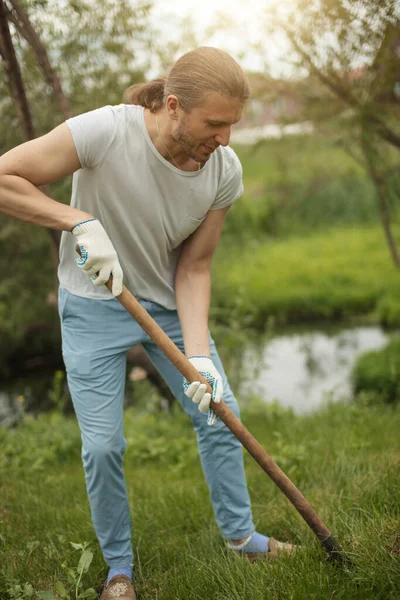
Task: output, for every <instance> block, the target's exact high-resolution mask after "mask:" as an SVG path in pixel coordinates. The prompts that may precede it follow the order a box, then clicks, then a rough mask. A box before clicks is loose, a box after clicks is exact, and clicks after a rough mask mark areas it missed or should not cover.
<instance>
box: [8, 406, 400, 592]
mask: <svg viewBox="0 0 400 600" xmlns="http://www.w3.org/2000/svg"><path fill="white" fill-rule="evenodd" d="M125 417H126V418H125V435H126V437H127V438H128V449H127V454H126V460H125V474H126V480H127V489H128V494H129V501H130V505H131V507H132V520H133V523H132V525H133V544H134V552H135V577H136V586H137V592H138V594H139V595H140V598H142V599H143V600H150V598H155V597H157V598H158V599H159V600H169V599H170V598H182V599H183V598H216V599H219V600H222V599H226V598H229V599H231V598H232V599H236V598H237V599H238V600H239V598H240V599H245V600H276V599H277V598H279V599H280V598H282V599H283V598H285V600H286V598H296V600H309V599H310V598H315V599H317V598H318V600H319V599H320V598H321V599H322V598H332V597H335V598H340V599H341V600H364V599H365V598H374V599H375V600H395V599H396V598H397V596H398V594H397V591H398V588H399V585H400V568H399V542H400V540H399V535H398V532H399V527H400V520H399V498H400V487H399V485H400V484H399V478H398V476H397V472H398V463H399V460H400V455H399V447H398V431H399V427H400V413H399V412H398V411H396V410H395V409H394V408H393V407H389V406H385V405H381V406H378V407H374V406H371V407H368V408H367V407H365V406H362V405H359V404H357V403H353V404H347V405H346V404H341V403H339V404H334V405H333V404H331V405H328V406H326V407H325V408H323V409H321V410H320V411H318V412H316V413H314V414H310V415H306V416H297V415H295V414H294V413H293V412H292V411H290V410H289V411H288V410H285V409H283V408H282V407H280V406H279V405H268V404H265V403H263V402H262V401H261V400H260V399H258V400H256V399H255V400H253V401H252V403H251V405H250V406H248V407H246V406H242V420H243V422H244V424H245V425H246V427H247V428H248V429H249V431H251V432H252V433H253V435H254V436H255V437H256V439H258V440H259V441H260V443H261V444H262V445H263V446H264V447H265V448H266V450H267V451H268V452H269V454H271V455H272V456H273V457H274V458H275V459H276V460H277V461H278V464H280V465H281V466H282V467H283V468H284V470H285V471H287V472H288V473H290V476H291V478H292V480H293V482H294V483H295V485H297V486H299V487H300V490H301V491H302V492H303V493H304V494H305V496H306V498H307V499H308V500H309V501H310V502H311V504H312V505H313V506H314V508H315V509H316V511H317V513H318V514H319V515H320V517H321V518H322V520H323V521H324V522H325V523H326V524H327V526H328V527H329V528H330V529H331V530H333V532H334V534H335V536H336V537H337V539H338V540H339V541H340V543H341V544H342V545H343V546H344V548H345V550H346V552H348V553H349V555H350V557H351V558H352V560H353V562H354V564H355V566H354V568H353V569H352V570H351V571H343V570H342V569H338V568H337V567H336V566H335V565H330V564H329V563H327V562H326V561H325V559H324V557H323V555H322V553H321V550H320V549H319V545H318V543H317V542H316V539H315V537H314V535H313V534H312V533H311V532H310V530H309V529H308V527H307V526H306V525H305V523H304V522H303V521H302V520H301V518H300V517H299V515H298V514H297V513H296V511H295V510H294V509H293V508H292V507H291V505H290V504H289V503H288V502H287V500H286V499H285V498H284V496H283V495H282V493H281V491H280V490H279V489H278V488H277V487H276V486H274V485H273V483H272V482H271V481H270V479H269V478H268V477H267V476H266V475H265V474H263V472H262V471H261V470H260V467H259V465H257V464H256V463H255V461H254V460H253V459H252V458H251V457H249V455H247V453H245V455H244V456H245V464H246V472H247V480H248V485H249V490H250V495H251V498H252V507H253V515H254V520H255V523H256V527H257V530H258V531H261V532H264V533H266V534H269V535H273V536H274V537H277V538H278V539H283V540H288V541H292V542H301V543H302V544H303V545H305V546H306V549H305V550H304V552H303V553H302V555H301V556H300V557H298V558H294V559H281V560H279V561H276V562H274V563H268V564H259V565H251V564H247V563H246V562H244V561H242V560H239V559H238V560H234V558H235V557H233V556H232V555H231V554H230V553H229V552H228V551H227V549H226V548H225V546H224V544H223V541H222V540H221V538H220V536H219V533H218V530H217V526H216V524H215V522H214V517H213V514H212V510H211V506H210V502H209V497H208V490H207V487H206V485H205V482H204V480H203V476H202V472H201V467H200V461H199V457H198V456H197V446H196V440H195V435H194V433H193V431H192V428H191V426H190V424H189V422H188V419H187V418H186V417H185V416H184V415H183V414H182V413H181V411H176V412H175V413H174V415H173V417H171V416H168V415H162V414H160V415H158V416H157V418H151V417H149V415H146V414H139V413H137V411H135V410H133V409H128V411H127V412H126V413H125ZM31 427H32V432H31V434H29V435H31V437H32V440H33V437H34V435H35V434H36V443H37V446H38V447H40V448H41V449H42V451H45V448H46V446H47V445H48V444H49V443H50V444H51V443H52V439H53V430H54V429H57V431H58V434H59V435H60V437H65V438H67V437H74V438H77V437H78V426H77V423H76V421H75V420H70V419H65V418H63V419H61V418H60V419H59V420H57V422H54V421H53V420H52V417H51V416H50V415H42V416H41V417H40V418H39V419H37V420H36V421H34V422H33V423H32V425H31ZM35 428H36V431H35V432H34V429H35ZM6 436H8V441H7V440H4V439H2V440H1V442H0V444H1V445H2V446H3V444H4V442H5V443H6V445H7V443H13V444H15V445H16V446H22V445H24V444H25V443H26V442H28V444H31V442H30V441H29V438H27V436H26V427H25V426H24V427H22V428H18V429H17V430H16V431H14V432H13V431H7V432H6ZM146 436H148V438H149V442H153V441H154V440H155V439H157V437H160V438H163V439H164V440H165V444H166V445H168V444H172V446H173V447H175V450H173V451H171V455H170V458H171V459H172V460H174V459H173V457H174V453H175V455H176V453H177V452H180V451H179V450H177V448H178V446H177V445H175V442H176V441H180V442H181V443H182V446H181V450H182V451H181V453H180V454H181V456H180V458H179V461H180V464H181V465H182V466H181V468H180V469H179V471H175V470H174V469H170V468H169V466H168V464H167V461H166V460H164V458H165V454H164V452H161V453H159V459H158V458H157V457H156V456H154V457H153V458H151V460H148V459H147V458H146V455H145V454H142V455H141V454H139V453H138V447H139V446H141V445H142V444H144V443H145V437H146ZM183 440H184V441H183ZM133 445H136V446H137V448H136V449H133V448H132V446H133ZM31 449H32V448H31ZM142 457H144V461H142ZM0 481H1V484H0V486H1V488H0V522H1V523H0V524H1V537H0V564H1V568H0V597H1V598H2V599H3V598H4V600H11V599H12V598H15V600H30V598H29V596H27V594H29V593H30V590H32V591H33V593H34V594H36V596H33V597H32V600H39V598H40V596H38V595H37V591H41V592H42V593H43V592H45V591H46V592H47V594H49V595H48V598H52V596H50V594H52V595H53V597H59V598H60V600H61V598H64V599H65V598H66V595H65V594H67V595H69V597H70V600H72V598H75V597H76V593H77V591H78V593H79V594H81V595H80V596H79V594H78V597H81V598H82V597H84V596H83V595H82V594H84V593H85V592H86V591H87V590H88V592H87V593H88V594H89V593H90V594H91V593H92V590H96V592H99V591H100V589H101V587H102V584H103V582H104V578H105V576H106V566H105V564H104V561H103V559H102V557H101V553H100V550H99V547H98V544H97V542H96V540H95V537H94V532H93V528H92V525H91V519H90V507H89V503H88V501H87V496H86V489H85V480H84V475H83V470H82V466H81V461H80V457H79V456H78V454H74V455H70V456H69V459H68V460H67V461H65V460H64V459H63V458H62V457H60V459H59V460H57V459H56V458H55V459H54V461H53V462H52V463H51V464H49V465H48V467H47V469H46V470H45V471H40V472H37V471H33V472H32V471H30V470H29V469H25V468H24V467H23V466H21V465H17V464H15V463H9V464H2V465H0ZM49 515H51V518H49ZM76 540H87V542H80V543H78V544H76V543H75V541H76ZM70 541H74V544H73V545H71V543H70ZM85 552H86V554H84V553H85ZM89 553H92V555H93V556H90V554H89ZM83 556H85V558H82V557H83ZM89 559H90V568H88V570H87V571H86V572H85V565H86V566H87V565H88V563H89ZM86 561H87V562H86ZM10 569H12V575H11V576H10ZM71 569H72V572H71ZM7 570H8V575H6V571H7ZM80 574H81V575H82V576H81V579H80V584H79V585H78V582H79V577H80ZM17 586H20V587H19V588H18V587H17ZM10 589H11V591H12V590H14V592H13V591H12V593H14V596H12V595H11V593H10V592H9V590H10ZM24 590H26V592H25V591H24ZM89 590H90V592H89ZM24 593H25V596H24V595H22V594H24ZM16 594H19V596H18V595H16Z"/></svg>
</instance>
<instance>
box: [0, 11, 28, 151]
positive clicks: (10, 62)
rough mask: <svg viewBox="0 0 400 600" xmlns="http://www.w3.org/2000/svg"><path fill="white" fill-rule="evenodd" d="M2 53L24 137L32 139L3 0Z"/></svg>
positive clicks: (22, 87) (0, 43)
mask: <svg viewBox="0 0 400 600" xmlns="http://www.w3.org/2000/svg"><path fill="white" fill-rule="evenodd" d="M0 53H1V57H2V59H3V65H4V68H5V71H6V73H7V79H8V85H9V88H10V92H11V97H12V98H13V100H14V103H15V109H16V111H17V117H18V121H19V124H20V127H21V130H22V133H23V136H24V139H26V140H31V139H33V138H34V137H35V131H34V127H33V123H32V116H31V112H30V110H29V104H28V100H27V97H26V94H25V88H24V84H23V81H22V75H21V70H20V68H19V64H18V60H17V57H16V54H15V49H14V46H13V43H12V39H11V33H10V29H9V27H8V21H7V18H6V11H5V5H4V2H3V0H0Z"/></svg>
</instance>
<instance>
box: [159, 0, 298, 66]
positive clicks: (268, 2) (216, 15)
mask: <svg viewBox="0 0 400 600" xmlns="http://www.w3.org/2000/svg"><path fill="white" fill-rule="evenodd" d="M280 6H282V3H281V1H280V0H263V1H261V0H154V7H153V10H152V21H153V23H154V24H155V26H156V27H157V28H159V29H160V32H161V34H162V37H163V40H165V41H177V40H179V37H180V29H179V27H178V23H179V21H180V20H182V19H183V18H185V17H189V18H191V19H192V21H193V24H194V27H195V31H196V34H197V35H198V36H199V41H200V43H205V44H206V45H215V46H217V47H220V48H223V49H224V50H227V51H228V52H230V53H231V54H232V55H233V56H234V57H235V58H236V59H238V60H240V63H241V64H242V65H243V66H244V67H245V68H246V69H249V70H253V71H264V70H265V67H266V64H267V65H268V70H269V71H270V72H271V74H273V75H275V76H279V75H280V74H281V73H283V71H284V70H285V67H284V65H283V64H281V63H282V61H281V60H280V59H281V58H282V57H283V56H284V55H285V52H287V46H285V40H284V39H283V36H275V37H274V38H273V39H272V38H271V36H270V35H268V33H266V27H265V22H266V16H265V10H269V9H274V8H275V7H276V8H279V7H280ZM217 19H219V20H220V22H221V24H225V25H226V24H228V23H229V22H230V21H232V20H233V21H234V22H235V23H236V25H235V27H234V29H233V30H230V31H224V29H223V27H222V26H221V27H219V28H218V30H217V31H216V32H215V33H214V35H213V36H212V37H211V38H205V32H206V30H207V27H209V26H211V25H212V24H213V23H215V22H216V20H217ZM257 44H258V45H261V46H262V47H263V50H262V51H261V52H260V50H255V49H254V48H252V45H257ZM286 68H287V67H286Z"/></svg>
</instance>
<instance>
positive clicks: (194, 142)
mask: <svg viewBox="0 0 400 600" xmlns="http://www.w3.org/2000/svg"><path fill="white" fill-rule="evenodd" d="M172 136H173V138H174V140H175V141H176V142H178V144H179V145H180V147H181V148H182V150H184V151H185V152H186V154H187V155H188V156H190V158H192V159H193V160H194V161H195V162H207V160H208V159H209V158H210V156H211V153H210V154H208V153H206V152H204V151H202V150H201V148H200V146H201V145H202V144H205V145H206V146H209V147H210V148H214V147H215V141H214V140H213V141H210V140H208V143H207V141H203V140H198V139H196V138H195V137H194V136H193V134H192V132H191V130H190V127H189V125H188V119H187V118H184V119H182V121H181V122H180V123H179V125H178V127H177V128H176V130H175V131H174V132H173V134H172Z"/></svg>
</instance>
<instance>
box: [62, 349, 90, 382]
mask: <svg viewBox="0 0 400 600" xmlns="http://www.w3.org/2000/svg"><path fill="white" fill-rule="evenodd" d="M63 359H64V364H65V368H66V370H67V373H68V375H80V376H87V375H90V372H91V360H92V355H91V354H84V353H82V354H76V353H73V352H71V351H70V350H63Z"/></svg>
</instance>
